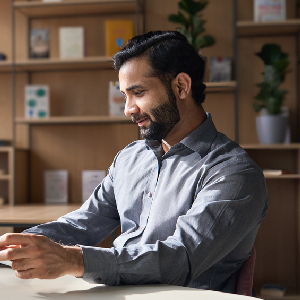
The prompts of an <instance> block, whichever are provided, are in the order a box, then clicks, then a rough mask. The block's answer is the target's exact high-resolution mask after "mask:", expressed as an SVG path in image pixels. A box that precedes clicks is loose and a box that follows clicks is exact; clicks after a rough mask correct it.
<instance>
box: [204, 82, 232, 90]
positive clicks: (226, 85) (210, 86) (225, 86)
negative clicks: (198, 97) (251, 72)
mask: <svg viewBox="0 0 300 300" xmlns="http://www.w3.org/2000/svg"><path fill="white" fill-rule="evenodd" d="M205 84H206V93H216V92H221V93H223V92H234V91H235V89H236V85H237V84H236V81H222V82H205Z"/></svg>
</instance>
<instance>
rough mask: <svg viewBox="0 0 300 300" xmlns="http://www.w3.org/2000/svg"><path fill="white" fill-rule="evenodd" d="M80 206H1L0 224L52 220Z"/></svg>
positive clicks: (11, 224) (20, 223) (21, 224)
mask: <svg viewBox="0 0 300 300" xmlns="http://www.w3.org/2000/svg"><path fill="white" fill-rule="evenodd" d="M79 207H80V206H79V205H24V206H0V226H23V225H35V224H42V223H46V222H51V221H55V220H57V219H58V218H59V217H61V216H63V215H65V214H67V213H68V212H71V211H73V210H75V209H77V208H79ZM24 227H25V226H24Z"/></svg>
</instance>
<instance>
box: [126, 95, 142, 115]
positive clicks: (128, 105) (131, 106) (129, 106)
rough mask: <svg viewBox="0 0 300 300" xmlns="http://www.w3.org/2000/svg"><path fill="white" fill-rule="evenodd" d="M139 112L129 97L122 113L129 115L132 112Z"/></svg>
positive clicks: (132, 113)
mask: <svg viewBox="0 0 300 300" xmlns="http://www.w3.org/2000/svg"><path fill="white" fill-rule="evenodd" d="M138 112H139V108H138V106H137V105H136V103H135V102H134V101H132V100H130V99H129V98H127V100H126V104H125V109H124V113H125V115H126V116H127V117H131V116H132V115H134V114H137V113H138Z"/></svg>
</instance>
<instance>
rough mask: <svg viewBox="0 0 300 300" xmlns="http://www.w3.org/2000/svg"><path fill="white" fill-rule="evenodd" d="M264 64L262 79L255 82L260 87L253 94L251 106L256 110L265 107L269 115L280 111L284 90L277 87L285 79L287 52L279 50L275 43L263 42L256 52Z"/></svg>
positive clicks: (287, 63) (287, 62)
mask: <svg viewBox="0 0 300 300" xmlns="http://www.w3.org/2000/svg"><path fill="white" fill-rule="evenodd" d="M256 55H257V56H258V57H260V58H261V59H262V60H263V62H264V64H265V71H264V73H263V75H264V81H263V82H262V83H258V84H256V86H257V87H259V88H260V91H259V93H258V94H257V95H256V96H255V98H254V99H255V101H254V102H253V108H254V110H255V111H256V112H259V111H261V109H263V108H266V109H267V111H268V113H269V114H270V115H277V114H280V113H281V106H282V103H283V100H284V95H285V94H286V93H287V91H286V90H283V89H279V85H280V84H281V83H282V82H283V81H284V80H285V75H286V73H287V72H288V71H287V70H286V68H287V67H288V65H289V61H288V59H287V57H288V54H287V53H283V52H281V48H280V46H279V45H277V44H265V45H264V46H263V47H262V49H261V52H259V53H256Z"/></svg>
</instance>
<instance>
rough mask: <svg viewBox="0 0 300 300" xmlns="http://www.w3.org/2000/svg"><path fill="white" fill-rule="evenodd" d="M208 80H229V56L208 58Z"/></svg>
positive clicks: (230, 69) (230, 70)
mask: <svg viewBox="0 0 300 300" xmlns="http://www.w3.org/2000/svg"><path fill="white" fill-rule="evenodd" d="M209 62H210V63H209V81H210V82H219V81H230V80H231V72H232V68H231V58H230V57H221V56H218V57H215V56H212V57H210V60H209Z"/></svg>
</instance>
